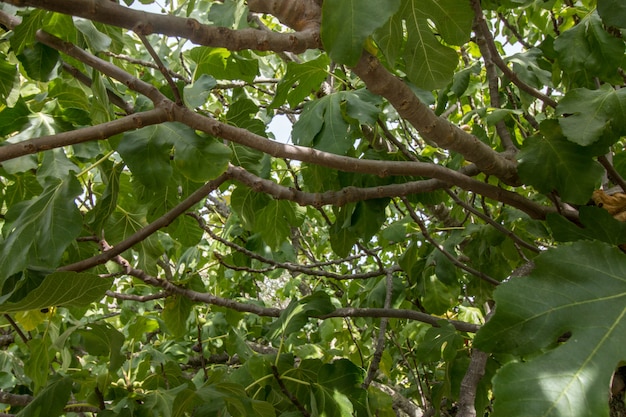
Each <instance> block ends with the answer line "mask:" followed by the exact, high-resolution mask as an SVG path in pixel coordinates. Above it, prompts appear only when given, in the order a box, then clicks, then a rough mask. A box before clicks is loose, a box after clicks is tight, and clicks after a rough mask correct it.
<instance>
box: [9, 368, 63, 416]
mask: <svg viewBox="0 0 626 417" xmlns="http://www.w3.org/2000/svg"><path fill="white" fill-rule="evenodd" d="M72 385H73V383H72V379H71V378H69V377H63V378H59V379H56V380H54V381H52V382H50V384H48V385H47V386H46V387H45V388H44V389H43V390H41V392H40V393H39V394H38V395H37V396H36V397H35V398H34V399H33V401H31V402H30V403H29V404H28V405H27V406H26V407H24V408H23V409H22V410H21V411H20V412H19V413H17V416H18V417H56V416H60V415H62V414H63V409H64V408H65V406H66V405H67V401H68V400H69V398H70V394H71V393H72Z"/></svg>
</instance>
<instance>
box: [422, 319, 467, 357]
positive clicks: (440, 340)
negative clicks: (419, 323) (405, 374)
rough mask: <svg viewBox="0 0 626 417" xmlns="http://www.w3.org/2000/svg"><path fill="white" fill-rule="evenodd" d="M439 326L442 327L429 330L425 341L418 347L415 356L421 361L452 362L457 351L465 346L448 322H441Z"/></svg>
mask: <svg viewBox="0 0 626 417" xmlns="http://www.w3.org/2000/svg"><path fill="white" fill-rule="evenodd" d="M438 324H439V326H440V327H431V328H430V329H428V330H427V331H426V335H425V336H424V339H423V340H421V341H420V343H419V344H418V345H417V349H416V350H415V355H416V357H418V358H420V360H423V361H429V362H436V361H439V360H441V359H443V360H444V361H451V360H452V359H454V357H455V356H456V354H457V350H458V349H460V348H461V347H462V346H463V338H462V337H461V336H459V335H458V333H457V330H456V329H455V328H454V326H453V325H452V324H450V323H449V322H448V321H446V320H440V321H439V322H438Z"/></svg>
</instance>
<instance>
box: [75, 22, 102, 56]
mask: <svg viewBox="0 0 626 417" xmlns="http://www.w3.org/2000/svg"><path fill="white" fill-rule="evenodd" d="M74 26H76V29H78V30H79V31H80V32H81V33H82V34H83V36H84V37H85V41H86V42H87V45H88V46H89V49H91V51H92V52H93V53H97V52H101V51H106V50H107V49H109V46H110V45H111V38H110V37H108V36H107V35H105V34H104V33H102V32H100V31H99V30H98V29H97V28H96V26H95V25H94V24H93V22H92V21H91V20H87V19H83V18H80V17H75V18H74Z"/></svg>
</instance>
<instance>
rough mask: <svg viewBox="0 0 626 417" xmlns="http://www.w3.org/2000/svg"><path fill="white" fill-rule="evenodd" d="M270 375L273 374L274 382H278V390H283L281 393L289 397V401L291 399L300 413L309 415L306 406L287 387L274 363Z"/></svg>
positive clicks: (305, 415)
mask: <svg viewBox="0 0 626 417" xmlns="http://www.w3.org/2000/svg"><path fill="white" fill-rule="evenodd" d="M272 375H274V378H275V379H276V382H277V383H278V386H279V387H280V390H281V391H282V392H283V394H285V395H286V396H287V398H289V401H291V403H292V404H293V405H295V406H296V408H297V409H298V410H300V412H301V413H302V415H303V416H304V417H311V413H309V411H308V410H307V409H306V408H304V406H303V405H302V403H301V402H300V401H299V400H298V398H296V396H295V395H293V394H292V393H291V391H289V390H288V389H287V387H286V386H285V383H284V382H283V380H282V378H281V377H280V375H279V373H278V369H277V368H276V366H275V365H272Z"/></svg>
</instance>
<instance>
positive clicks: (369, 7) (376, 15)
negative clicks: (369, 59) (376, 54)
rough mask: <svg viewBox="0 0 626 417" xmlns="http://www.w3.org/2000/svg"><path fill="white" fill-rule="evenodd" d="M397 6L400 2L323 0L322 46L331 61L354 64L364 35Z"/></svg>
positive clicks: (396, 8) (377, 25) (372, 29)
mask: <svg viewBox="0 0 626 417" xmlns="http://www.w3.org/2000/svg"><path fill="white" fill-rule="evenodd" d="M399 7H400V0H325V1H324V3H323V4H322V27H321V29H320V32H321V37H322V43H323V44H324V48H325V49H326V50H327V51H328V52H329V55H330V58H331V59H332V60H333V61H336V62H339V63H342V64H346V65H355V64H356V63H357V61H358V60H359V58H360V57H361V54H362V52H363V45H364V44H365V40H366V39H367V37H368V36H370V35H372V33H374V31H375V30H376V29H378V28H379V27H381V26H382V25H383V24H384V23H385V22H386V21H387V20H388V19H389V18H390V17H391V16H392V15H393V14H394V13H395V12H396V10H398V8H399Z"/></svg>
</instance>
